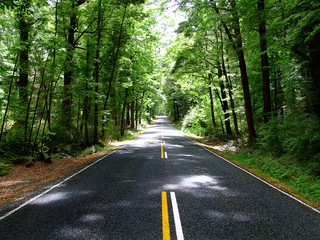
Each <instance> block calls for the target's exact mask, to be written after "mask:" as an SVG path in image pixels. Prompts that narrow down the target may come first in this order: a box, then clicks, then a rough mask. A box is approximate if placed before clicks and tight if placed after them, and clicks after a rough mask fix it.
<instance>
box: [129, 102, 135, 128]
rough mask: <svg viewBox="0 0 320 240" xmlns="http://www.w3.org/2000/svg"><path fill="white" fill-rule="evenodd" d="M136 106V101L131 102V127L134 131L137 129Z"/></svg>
mask: <svg viewBox="0 0 320 240" xmlns="http://www.w3.org/2000/svg"><path fill="white" fill-rule="evenodd" d="M134 105H135V101H132V102H131V123H130V124H131V126H130V128H131V129H132V130H134V129H135V127H134Z"/></svg>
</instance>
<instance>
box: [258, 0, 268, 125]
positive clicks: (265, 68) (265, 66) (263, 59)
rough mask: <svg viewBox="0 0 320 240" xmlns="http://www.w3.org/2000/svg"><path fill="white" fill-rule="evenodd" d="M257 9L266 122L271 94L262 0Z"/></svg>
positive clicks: (259, 0)
mask: <svg viewBox="0 0 320 240" xmlns="http://www.w3.org/2000/svg"><path fill="white" fill-rule="evenodd" d="M258 11H259V40H260V57H261V69H262V83H263V119H264V123H267V122H268V121H269V118H270V114H271V94H270V76H269V59H268V52H267V39H266V21H265V8H264V0H258Z"/></svg>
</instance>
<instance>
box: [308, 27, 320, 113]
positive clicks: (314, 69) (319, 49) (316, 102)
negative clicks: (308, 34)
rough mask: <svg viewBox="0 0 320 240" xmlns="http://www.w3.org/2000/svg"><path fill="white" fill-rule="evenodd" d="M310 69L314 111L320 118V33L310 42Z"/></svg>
mask: <svg viewBox="0 0 320 240" xmlns="http://www.w3.org/2000/svg"><path fill="white" fill-rule="evenodd" d="M309 48H310V50H309V51H310V70H311V77H312V84H313V86H312V92H311V101H312V107H313V112H314V113H315V114H316V115H317V116H318V117H319V118H320V33H319V32H318V34H317V35H316V36H315V37H314V39H313V40H312V42H311V44H310V47H309Z"/></svg>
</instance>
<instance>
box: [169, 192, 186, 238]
mask: <svg viewBox="0 0 320 240" xmlns="http://www.w3.org/2000/svg"><path fill="white" fill-rule="evenodd" d="M170 195H171V203H172V210H173V218H174V223H175V225H176V233H177V240H184V237H183V232H182V226H181V221H180V215H179V209H178V203H177V199H176V194H175V192H170Z"/></svg>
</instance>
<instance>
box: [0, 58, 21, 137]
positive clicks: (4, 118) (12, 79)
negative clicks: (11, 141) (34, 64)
mask: <svg viewBox="0 0 320 240" xmlns="http://www.w3.org/2000/svg"><path fill="white" fill-rule="evenodd" d="M18 58H19V55H17V57H16V61H15V64H14V69H13V73H12V78H11V81H10V86H9V92H8V96H7V106H6V110H5V112H4V115H3V120H2V125H1V132H0V142H1V140H2V135H3V130H4V125H5V123H6V118H7V115H8V110H9V106H10V99H11V92H12V85H13V82H14V75H15V73H16V72H17V68H18Z"/></svg>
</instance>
